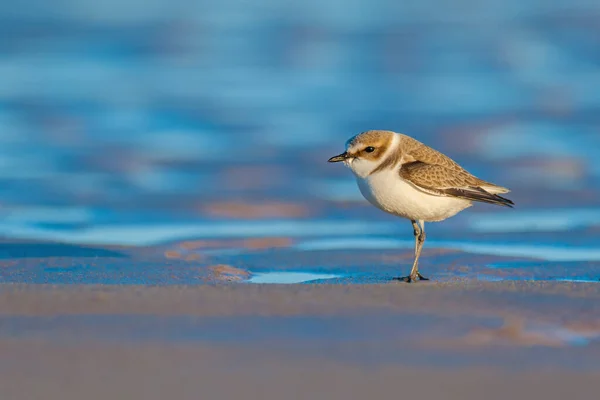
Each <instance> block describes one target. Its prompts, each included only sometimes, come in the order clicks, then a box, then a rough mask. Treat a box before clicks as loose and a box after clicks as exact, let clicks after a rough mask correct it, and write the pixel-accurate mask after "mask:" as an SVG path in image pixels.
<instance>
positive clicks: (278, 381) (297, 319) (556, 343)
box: [0, 282, 600, 400]
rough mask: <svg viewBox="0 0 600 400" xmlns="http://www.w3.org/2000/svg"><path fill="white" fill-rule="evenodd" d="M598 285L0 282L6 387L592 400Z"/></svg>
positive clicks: (68, 392)
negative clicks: (72, 283)
mask: <svg viewBox="0 0 600 400" xmlns="http://www.w3.org/2000/svg"><path fill="white" fill-rule="evenodd" d="M597 287H598V286H597V285H596V284H585V283H580V284H577V283H535V282H512V283H506V282H498V283H495V282H493V283H481V282H479V283H478V282H471V283H469V282H461V283H442V284H436V283H426V284H423V285H413V286H410V285H403V284H400V283H398V284H385V285H380V284H374V285H249V284H237V283H234V284H217V285H207V286H200V287H189V286H175V287H173V286H169V287H141V286H130V287H124V286H93V285H92V286H61V285H57V286H55V285H48V286H46V285H42V286H39V285H2V286H0V314H1V317H0V348H1V352H2V358H1V360H0V370H2V371H3V373H2V374H1V376H0V387H2V391H3V398H5V399H10V400H12V399H19V400H20V399H32V398H40V397H43V398H46V399H77V398H81V397H85V398H88V399H90V400H94V399H103V398H110V397H116V398H128V399H164V398H166V397H173V396H175V397H177V398H183V399H188V398H189V399H192V398H197V397H198V395H199V393H201V394H202V396H203V397H204V396H208V397H210V398H237V397H244V398H248V399H280V398H290V399H296V398H297V399H311V398H315V396H317V394H318V397H320V396H323V397H326V398H332V399H344V398H355V399H361V398H366V397H368V396H374V395H375V396H398V395H401V396H412V397H416V398H424V399H425V398H445V399H479V398H483V397H485V398H490V399H504V398H506V397H517V398H522V397H525V396H533V397H534V398H537V397H538V396H539V397H542V396H543V398H545V399H564V398H565V396H568V397H570V398H575V399H585V398H590V396H593V395H594V393H595V389H596V385H597V382H598V379H600V361H599V360H600V340H598V338H600V308H599V307H600V306H599V304H600V301H598V300H600V291H599V290H598V288H597ZM31 382H35V384H34V385H32V384H31Z"/></svg>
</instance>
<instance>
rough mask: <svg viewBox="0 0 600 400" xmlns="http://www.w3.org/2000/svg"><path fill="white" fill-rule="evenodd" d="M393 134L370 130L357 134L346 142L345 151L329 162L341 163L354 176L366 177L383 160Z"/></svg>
mask: <svg viewBox="0 0 600 400" xmlns="http://www.w3.org/2000/svg"><path fill="white" fill-rule="evenodd" d="M393 140H394V132H391V131H380V130H371V131H366V132H362V133H359V134H358V135H356V136H354V137H352V138H350V139H349V140H348V141H347V142H346V151H345V152H343V153H342V154H338V155H337V156H334V157H331V158H330V159H329V160H328V161H329V162H332V163H333V162H343V163H344V164H345V165H346V166H348V167H349V168H350V169H351V170H352V171H353V172H354V173H355V174H356V175H358V176H360V177H366V176H367V175H369V174H370V173H371V171H373V170H374V169H375V168H377V166H378V165H379V164H380V163H381V162H382V160H383V159H384V156H385V154H386V153H387V151H388V150H389V149H390V147H391V146H392V142H393Z"/></svg>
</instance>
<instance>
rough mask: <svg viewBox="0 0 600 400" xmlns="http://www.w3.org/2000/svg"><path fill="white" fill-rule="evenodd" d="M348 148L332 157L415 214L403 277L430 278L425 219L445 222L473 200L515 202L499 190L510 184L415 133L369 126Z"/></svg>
mask: <svg viewBox="0 0 600 400" xmlns="http://www.w3.org/2000/svg"><path fill="white" fill-rule="evenodd" d="M345 148H346V150H345V151H344V152H343V153H341V154H338V155H336V156H333V157H331V158H329V160H328V162H330V163H338V162H342V163H343V164H345V166H347V167H349V168H350V169H351V170H352V172H353V174H354V176H355V178H356V182H357V185H358V188H359V190H360V192H361V194H362V196H363V197H364V198H365V199H366V200H368V202H369V203H371V204H372V205H374V206H375V207H377V208H379V209H380V210H382V211H384V212H387V213H388V214H392V215H395V216H398V217H402V218H404V219H408V220H410V222H411V224H412V227H413V234H414V238H415V249H414V262H413V266H412V269H411V271H410V274H409V275H408V276H401V277H395V278H393V279H395V280H400V281H404V282H409V283H410V282H417V281H420V280H423V281H427V280H429V278H425V277H424V276H423V275H421V273H420V272H419V257H420V256H421V250H422V248H423V245H424V243H425V238H426V235H425V222H441V221H444V220H446V219H448V218H450V217H453V216H454V215H456V214H458V213H459V212H461V211H463V210H465V209H466V208H469V207H471V206H472V205H473V203H474V202H482V203H489V204H494V205H498V206H504V207H510V208H513V206H514V203H513V201H511V200H509V199H507V198H505V197H502V196H500V194H504V193H508V192H510V190H509V189H507V188H505V187H502V186H498V185H496V184H494V183H491V182H487V181H484V180H482V179H479V178H477V177H475V176H474V175H472V174H471V173H469V172H468V171H466V170H465V169H464V168H463V167H461V166H460V165H459V164H458V163H456V162H455V161H454V160H452V159H451V158H450V157H448V156H446V155H445V154H443V153H441V152H439V151H437V150H435V149H433V148H432V147H429V146H427V145H425V144H424V143H422V142H420V141H418V140H417V139H414V138H413V137H411V136H408V135H405V134H402V133H397V132H393V131H389V130H368V131H364V132H361V133H359V134H357V135H355V136H353V137H351V138H350V139H348V140H347V141H346V146H345Z"/></svg>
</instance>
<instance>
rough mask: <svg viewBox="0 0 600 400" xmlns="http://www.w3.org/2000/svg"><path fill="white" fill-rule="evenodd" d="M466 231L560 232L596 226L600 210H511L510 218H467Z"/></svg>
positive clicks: (476, 216) (507, 215)
mask: <svg viewBox="0 0 600 400" xmlns="http://www.w3.org/2000/svg"><path fill="white" fill-rule="evenodd" d="M467 218H468V223H469V227H470V228H471V229H473V230H474V231H477V232H490V233H513V232H514V233H516V232H564V231H568V230H572V229H578V228H588V227H591V226H596V225H600V209H598V208H578V209H567V208H561V209H546V210H515V211H514V212H511V213H510V214H506V213H503V214H491V213H490V214H477V215H474V214H470V215H468V216H467Z"/></svg>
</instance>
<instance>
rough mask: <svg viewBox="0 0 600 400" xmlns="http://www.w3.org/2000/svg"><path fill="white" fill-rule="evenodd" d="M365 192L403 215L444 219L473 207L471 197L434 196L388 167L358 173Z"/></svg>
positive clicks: (376, 202) (381, 205) (379, 204)
mask: <svg viewBox="0 0 600 400" xmlns="http://www.w3.org/2000/svg"><path fill="white" fill-rule="evenodd" d="M356 180H357V183H358V187H359V189H360V192H361V193H362V195H363V196H364V197H365V198H366V199H367V200H368V201H369V202H370V203H371V204H373V205H374V206H376V207H378V208H380V209H381V210H383V211H386V212H388V213H391V214H394V215H398V216H400V217H404V218H408V219H413V220H424V221H431V222H433V221H441V220H444V219H446V218H449V217H451V216H453V215H455V214H457V213H458V212H460V211H462V210H464V209H465V208H467V207H470V206H471V202H470V201H468V200H463V199H458V198H455V197H444V196H434V195H431V194H428V193H426V192H423V191H421V190H419V189H417V188H415V187H414V186H413V185H411V184H410V183H408V182H406V181H404V180H403V179H402V178H401V177H400V175H399V173H398V169H397V168H394V169H387V170H383V171H380V172H376V173H374V174H372V175H369V176H367V177H364V178H363V177H360V176H356Z"/></svg>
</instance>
